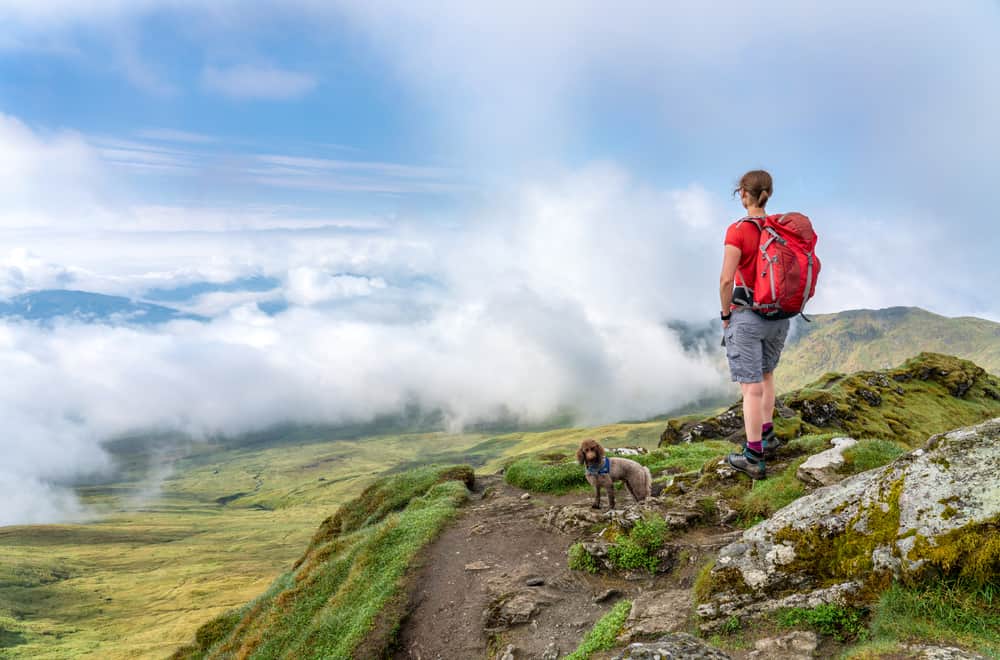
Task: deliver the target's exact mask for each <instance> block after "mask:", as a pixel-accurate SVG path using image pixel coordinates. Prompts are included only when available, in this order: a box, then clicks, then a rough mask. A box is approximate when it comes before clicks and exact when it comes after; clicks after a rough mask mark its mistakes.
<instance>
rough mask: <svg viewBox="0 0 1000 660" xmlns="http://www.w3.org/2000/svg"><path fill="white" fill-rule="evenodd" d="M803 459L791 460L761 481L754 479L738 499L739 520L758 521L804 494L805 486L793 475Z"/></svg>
mask: <svg viewBox="0 0 1000 660" xmlns="http://www.w3.org/2000/svg"><path fill="white" fill-rule="evenodd" d="M805 460H806V459H805V458H800V459H798V460H795V461H792V463H790V464H789V465H788V467H787V468H785V469H784V470H783V471H782V472H779V473H778V474H772V475H768V478H767V479H764V480H762V481H754V482H753V487H752V488H751V489H750V490H749V491H747V492H746V494H744V495H743V497H742V498H741V499H740V502H739V512H740V521H741V522H742V523H750V522H752V521H756V522H759V521H760V520H763V519H764V518H768V517H770V516H771V515H772V514H773V513H774V512H775V511H777V510H778V509H781V508H782V507H785V506H787V505H788V504H791V503H792V502H794V501H795V500H797V499H799V498H800V497H802V496H803V495H805V494H806V489H805V486H803V485H802V482H801V481H799V480H798V478H797V477H796V476H795V473H796V471H797V470H798V469H799V466H800V465H802V463H804V462H805ZM756 522H754V524H756Z"/></svg>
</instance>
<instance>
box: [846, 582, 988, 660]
mask: <svg viewBox="0 0 1000 660" xmlns="http://www.w3.org/2000/svg"><path fill="white" fill-rule="evenodd" d="M871 636H872V640H871V642H869V643H868V644H863V645H860V646H858V647H856V648H854V649H852V650H851V651H850V652H849V653H848V654H847V657H851V658H861V657H870V656H871V655H872V653H873V649H895V648H897V647H898V646H899V644H900V643H902V642H914V641H919V642H926V643H943V644H947V645H949V646H954V645H956V644H960V645H962V646H965V647H970V648H974V649H976V650H977V651H979V652H980V653H982V654H983V655H986V656H988V657H994V658H1000V585H997V584H993V585H978V586H974V585H966V584H963V583H961V582H948V583H935V584H929V585H926V586H916V587H907V586H904V585H901V584H893V585H892V586H891V587H889V589H887V590H886V591H885V592H884V593H883V594H882V597H881V598H880V599H879V601H878V604H877V605H876V606H875V608H874V611H873V614H872V620H871Z"/></svg>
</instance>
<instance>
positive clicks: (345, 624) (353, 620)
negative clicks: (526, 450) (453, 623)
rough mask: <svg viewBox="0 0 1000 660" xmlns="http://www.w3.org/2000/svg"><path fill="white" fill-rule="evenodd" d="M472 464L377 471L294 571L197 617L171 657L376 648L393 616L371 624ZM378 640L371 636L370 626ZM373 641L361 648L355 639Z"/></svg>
mask: <svg viewBox="0 0 1000 660" xmlns="http://www.w3.org/2000/svg"><path fill="white" fill-rule="evenodd" d="M472 481H473V476H472V469H471V468H469V467H468V466H462V467H454V468H433V467H424V468H417V469H415V470H409V471H406V472H401V473H397V474H395V475H392V476H389V477H385V478H383V479H380V480H379V481H377V482H376V483H374V484H372V485H371V486H369V487H368V488H367V489H365V491H364V493H362V495H361V496H359V497H358V498H356V499H354V500H352V501H351V502H348V503H346V504H344V505H343V506H342V507H341V508H340V509H339V510H338V512H337V514H336V515H335V516H331V517H330V518H328V519H327V520H325V521H324V522H323V524H322V525H321V526H320V528H319V530H318V531H317V532H316V534H315V535H314V536H313V539H312V541H311V542H310V544H309V547H308V548H307V550H306V552H305V554H304V555H303V556H302V557H300V558H299V560H298V561H297V562H296V563H295V566H294V567H293V569H292V570H291V571H289V572H287V573H284V574H282V575H280V576H279V577H278V578H277V579H276V580H275V581H274V582H273V583H272V585H271V587H270V588H268V590H267V591H266V592H265V593H264V594H263V595H261V596H259V597H258V598H256V599H254V600H253V601H251V602H250V603H248V604H246V605H244V606H243V607H241V608H239V609H238V610H235V611H231V612H226V613H224V614H222V615H220V616H219V617H217V618H216V619H214V620H212V621H209V622H208V623H206V624H205V625H203V626H202V627H201V628H200V629H199V630H198V633H197V635H196V643H195V644H194V645H191V646H188V647H185V648H184V649H181V650H179V651H178V652H177V653H176V654H175V655H174V657H175V658H192V659H193V658H227V657H233V656H234V655H236V656H238V657H241V658H286V657H293V658H346V657H354V656H361V657H370V656H372V655H375V654H378V653H379V651H381V650H382V647H383V645H384V643H385V641H386V639H387V638H388V636H389V635H391V632H392V630H394V628H395V626H396V624H397V622H398V619H395V620H389V621H385V622H384V623H383V625H382V626H377V625H376V623H377V619H378V618H379V617H380V616H383V615H384V612H385V611H386V608H387V606H388V605H389V604H390V602H392V601H397V602H398V601H399V600H400V599H401V596H402V589H403V585H404V580H403V577H404V575H405V574H406V571H407V569H408V567H409V566H410V564H411V563H412V561H413V559H414V557H415V555H416V553H417V552H419V551H420V549H421V548H422V547H423V546H424V545H425V544H426V543H427V542H428V541H430V540H431V539H433V538H434V537H435V536H436V535H437V533H438V532H439V531H440V530H441V528H442V527H443V526H444V525H445V524H446V523H447V522H448V520H450V519H451V517H452V516H453V515H454V513H455V510H456V508H457V507H458V506H459V505H460V504H461V503H462V502H463V501H464V499H465V495H466V486H467V485H471V484H472ZM373 628H374V629H375V630H377V631H379V632H380V633H381V634H380V635H379V639H371V631H372V629H373ZM365 642H369V643H371V644H372V646H371V647H370V649H368V650H367V651H365V652H362V651H360V650H359V646H360V645H362V644H363V643H365Z"/></svg>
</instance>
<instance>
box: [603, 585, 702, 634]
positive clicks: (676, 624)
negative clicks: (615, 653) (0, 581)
mask: <svg viewBox="0 0 1000 660" xmlns="http://www.w3.org/2000/svg"><path fill="white" fill-rule="evenodd" d="M689 611H691V591H690V590H689V589H668V590H663V591H646V592H643V593H642V594H641V595H639V596H638V597H637V598H636V599H635V600H634V601H633V602H632V611H631V612H629V615H628V620H626V621H625V629H624V630H623V631H622V634H621V635H620V636H619V639H620V640H621V641H625V642H629V641H632V640H633V639H643V638H647V639H648V638H649V637H651V636H653V635H662V634H663V633H668V632H680V631H681V630H683V629H684V627H685V625H686V624H687V613H688V612H689Z"/></svg>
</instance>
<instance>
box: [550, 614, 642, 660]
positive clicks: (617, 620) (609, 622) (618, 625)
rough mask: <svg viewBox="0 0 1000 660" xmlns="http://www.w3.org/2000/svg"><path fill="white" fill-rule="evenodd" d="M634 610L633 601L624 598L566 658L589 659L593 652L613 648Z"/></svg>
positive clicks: (568, 659) (569, 659) (572, 659)
mask: <svg viewBox="0 0 1000 660" xmlns="http://www.w3.org/2000/svg"><path fill="white" fill-rule="evenodd" d="M631 611H632V601H630V600H623V601H620V602H618V603H616V604H615V606H614V607H612V608H611V611H610V612H608V613H607V614H605V615H604V616H603V617H601V618H600V619H599V620H598V621H597V623H595V624H594V627H593V628H591V630H590V632H588V633H587V635H586V637H584V638H583V641H582V642H580V646H578V647H577V648H576V650H575V651H573V652H572V653H570V654H569V655H567V656H566V657H565V659H564V660H587V658H589V657H590V656H591V655H592V654H593V653H597V652H598V651H606V650H608V649H610V648H613V647H614V645H615V640H616V639H617V638H618V635H619V633H621V631H622V628H623V627H624V626H625V619H627V618H628V615H629V612H631Z"/></svg>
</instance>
